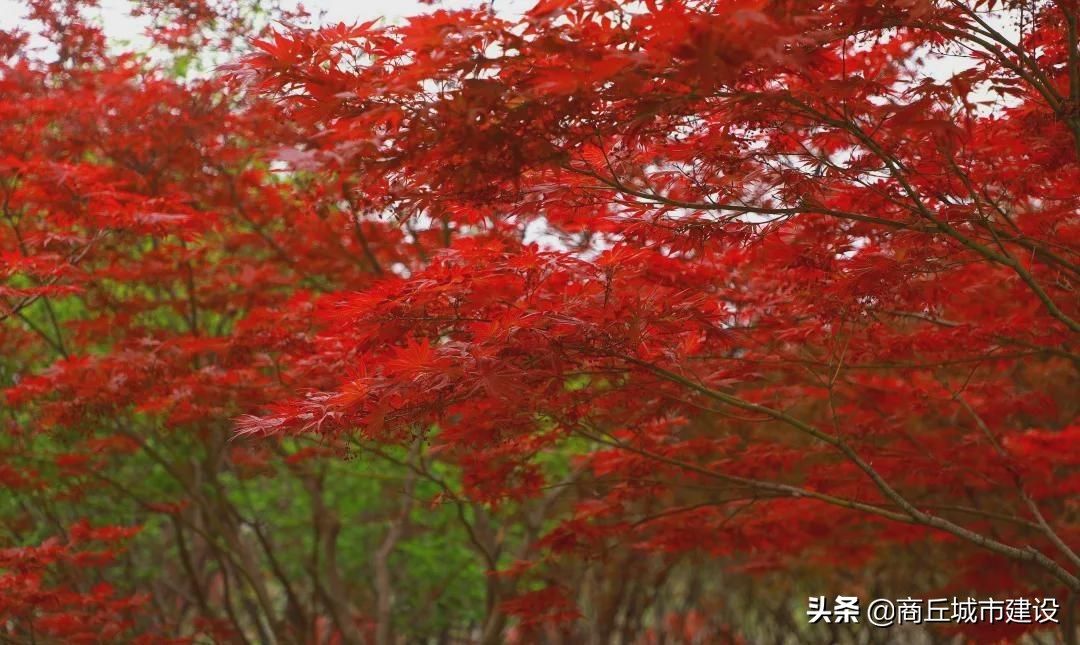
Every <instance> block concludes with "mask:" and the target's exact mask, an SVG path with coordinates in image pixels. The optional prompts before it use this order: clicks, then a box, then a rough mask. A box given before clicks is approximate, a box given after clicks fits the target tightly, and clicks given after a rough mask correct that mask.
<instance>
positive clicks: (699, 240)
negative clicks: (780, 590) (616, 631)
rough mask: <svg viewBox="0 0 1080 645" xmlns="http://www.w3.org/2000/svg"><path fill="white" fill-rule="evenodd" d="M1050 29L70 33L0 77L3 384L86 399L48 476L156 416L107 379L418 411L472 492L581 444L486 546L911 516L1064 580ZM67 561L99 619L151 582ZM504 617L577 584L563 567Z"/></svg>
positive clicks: (701, 7)
mask: <svg viewBox="0 0 1080 645" xmlns="http://www.w3.org/2000/svg"><path fill="white" fill-rule="evenodd" d="M49 4H50V3H34V6H35V7H37V10H38V11H39V12H47V11H49V9H48V7H47V5H49ZM182 4H184V3H167V2H161V3H153V4H152V5H150V7H151V8H150V9H149V10H150V12H151V13H153V14H155V15H163V16H169V15H172V14H170V13H169V12H170V11H173V10H175V9H176V7H174V5H176V6H180V5H182ZM73 6H74V5H73ZM204 9H205V12H208V13H207V15H220V11H221V9H220V8H219V9H217V10H214V9H212V8H210V7H209V6H208V7H203V5H202V4H198V5H197V6H195V9H191V13H190V15H189V16H188V18H189V19H190V20H191V21H192V22H191V25H193V26H191V27H190V28H189V29H184V30H180V31H177V30H171V31H168V32H165V33H166V36H163V37H162V40H163V41H164V42H166V44H168V45H169V46H173V47H183V46H184V43H188V45H190V43H191V42H193V41H192V40H190V38H191V37H192V34H198V33H200V32H199V31H198V29H197V26H198V25H199V24H201V23H200V22H199V21H200V20H202V19H203V10H204ZM72 11H74V9H72ZM215 12H217V13H215ZM64 15H65V14H64V13H63V12H62V11H59V10H56V11H54V12H53V13H49V14H48V15H46V14H45V13H43V14H42V16H41V18H42V19H43V21H44V22H45V23H46V24H47V25H48V24H53V23H55V25H57V27H56V29H59V28H60V27H59V26H63V25H67V24H69V22H70V21H68V22H65V18H64ZM1018 15H1019V16H1022V20H1023V22H1022V24H1021V25H1020V27H1019V28H1018V29H1016V30H1013V31H1011V30H1010V29H1011V28H1010V25H1009V23H1008V21H1009V20H1011V19H1013V18H1015V17H1016V16H1018ZM237 20H239V19H237ZM50 21H51V22H50ZM72 24H73V23H72ZM230 24H234V23H230ZM1077 24H1078V7H1077V5H1076V3H1075V1H1073V0H1059V1H1056V2H1050V1H1039V2H1035V3H1023V7H1021V4H1020V3H1011V2H1010V3H1005V4H1000V3H997V2H992V3H990V4H988V3H987V2H985V1H983V0H978V1H976V2H964V1H961V0H940V1H932V0H897V1H890V2H878V3H869V2H865V1H864V0H829V1H812V0H806V1H801V2H794V1H785V2H759V1H753V2H751V1H748V0H732V1H717V0H663V1H661V0H657V1H652V0H646V1H645V2H640V3H639V2H616V1H614V0H586V1H582V2H565V1H558V0H543V1H541V2H539V3H538V4H537V5H536V6H535V7H534V8H533V9H532V10H531V11H529V12H528V13H527V14H525V15H524V16H521V17H506V16H501V15H498V14H496V13H494V12H492V11H491V10H489V9H486V8H478V9H468V10H461V11H445V10H439V11H435V12H433V13H431V14H428V15H424V16H419V17H415V18H412V19H410V20H408V21H407V22H405V23H404V24H403V25H400V26H382V25H378V24H373V23H368V24H360V25H353V26H350V25H343V24H342V25H336V26H329V27H324V28H320V29H311V30H307V29H299V28H297V29H280V30H278V31H276V32H270V33H267V34H264V35H263V36H262V37H260V38H259V39H257V40H256V41H255V42H254V47H255V49H254V51H255V53H253V54H251V55H249V56H247V57H246V58H245V59H244V60H243V61H242V62H240V63H234V64H231V65H229V66H227V67H226V70H225V71H226V72H227V73H226V74H224V75H221V76H218V75H211V76H209V77H207V78H205V79H197V80H194V81H190V82H187V83H181V82H178V81H176V80H175V79H170V78H167V77H164V76H163V75H161V74H159V73H155V72H147V71H146V70H145V69H144V68H142V67H140V65H139V64H138V63H137V61H136V60H135V59H134V58H131V57H121V58H119V59H116V58H113V59H109V58H108V54H106V53H105V52H104V45H103V44H102V43H103V40H102V39H101V38H100V34H93V33H86V34H82V33H75V32H73V33H72V34H67V35H65V36H64V37H63V38H62V39H60V41H61V42H62V43H64V45H65V49H64V50H63V51H61V52H60V59H59V60H58V61H56V62H54V63H50V64H44V63H40V64H34V63H31V62H30V61H29V60H27V59H19V60H16V61H15V62H13V63H5V64H4V66H3V76H2V77H0V90H2V91H3V94H4V97H5V98H4V99H3V100H0V191H2V192H0V199H2V200H3V204H4V217H5V219H6V221H7V224H8V226H7V228H5V229H4V230H3V233H2V234H0V235H2V236H3V237H0V242H2V247H0V249H2V251H3V256H2V263H0V278H3V279H4V281H3V282H0V296H2V297H3V300H2V303H0V305H2V307H3V311H2V312H0V316H3V317H4V318H12V319H14V318H20V319H21V320H22V321H23V322H24V323H25V324H24V325H22V326H20V327H4V328H2V331H0V333H2V334H3V337H0V342H2V343H3V344H4V346H5V347H12V348H16V349H17V351H19V352H20V355H22V356H25V361H26V364H27V365H28V366H30V365H34V369H33V370H29V369H28V370H27V373H25V374H21V375H20V378H19V379H18V382H17V383H16V384H15V385H13V386H12V387H10V388H9V389H7V391H6V401H7V403H8V405H10V406H12V407H13V408H15V409H18V410H20V411H21V412H26V413H28V414H29V413H31V412H32V415H33V416H32V418H33V419H34V423H35V424H37V425H40V426H42V427H59V426H72V425H78V424H79V423H81V422H83V421H85V420H86V419H91V418H92V419H95V420H105V421H103V422H102V423H103V425H102V430H100V431H98V430H95V431H94V432H91V433H89V434H88V435H87V436H86V437H84V438H83V440H81V441H80V442H77V443H76V444H74V445H73V446H72V447H71V451H70V453H69V454H67V455H62V456H59V457H57V458H56V459H55V460H54V462H53V463H51V464H48V465H47V467H48V468H59V469H61V470H63V471H64V472H67V473H72V474H83V475H85V474H86V473H89V472H92V471H93V469H94V463H95V461H94V460H95V459H97V456H98V455H101V454H113V453H122V452H123V451H125V450H139V449H142V450H149V449H151V448H152V445H151V444H152V442H149V440H148V438H147V437H143V436H140V435H139V434H138V433H135V432H132V431H131V429H130V428H129V427H126V426H125V425H124V422H123V420H122V419H123V418H125V417H123V416H122V414H133V413H134V414H144V415H150V416H152V417H154V418H160V419H161V420H162V425H163V427H166V428H172V429H177V428H181V429H185V430H188V431H191V432H195V433H204V434H207V435H210V434H213V433H218V432H228V431H230V430H231V428H229V429H226V428H225V426H226V425H231V421H230V420H232V419H235V418H239V421H238V422H237V423H238V428H239V433H240V434H242V435H252V436H282V435H293V434H301V433H318V434H321V435H322V436H323V437H324V438H326V439H327V440H328V441H332V440H333V439H334V438H335V437H339V436H341V435H343V434H351V433H357V434H359V435H360V436H362V437H363V438H365V439H367V440H375V441H378V442H385V443H392V444H394V443H401V444H410V443H412V441H413V440H414V439H415V438H417V437H420V438H422V439H423V440H424V441H426V442H428V445H429V446H430V452H431V454H433V455H437V457H438V459H440V460H444V461H445V462H447V463H450V464H453V465H454V466H456V467H460V468H461V470H462V473H463V474H462V484H463V491H464V493H465V495H466V496H468V497H469V498H470V499H471V500H472V501H475V502H479V503H482V504H486V505H490V506H494V507H497V506H498V505H500V504H508V503H517V502H521V501H522V500H528V499H534V498H539V497H541V496H542V495H543V492H544V491H545V490H546V489H547V488H548V487H549V486H553V485H558V484H559V481H558V478H559V477H560V475H558V474H554V473H555V472H556V471H557V470H558V469H553V468H550V467H549V466H550V464H551V462H552V459H555V458H557V457H561V456H565V455H570V456H571V463H570V467H569V468H570V471H571V473H572V474H571V476H572V477H577V478H582V477H584V478H587V479H588V480H589V482H590V489H589V490H590V491H591V493H590V494H589V495H586V496H580V497H579V498H577V499H575V502H574V504H573V506H572V507H568V508H565V509H561V511H560V512H561V515H560V516H559V517H558V518H557V519H558V521H557V522H555V523H553V524H552V526H551V527H550V530H549V531H548V532H547V533H546V535H545V536H544V537H543V538H542V539H540V540H539V541H538V542H537V544H536V545H534V548H533V549H532V551H531V552H530V553H529V554H528V556H529V557H530V558H531V559H532V562H529V563H525V564H523V565H521V567H520V571H518V570H515V571H512V572H503V575H505V576H508V577H517V576H528V575H533V573H532V572H533V571H535V570H541V569H543V565H544V564H545V563H546V564H552V566H554V563H556V562H558V561H559V559H560V558H569V557H587V558H604V557H605V554H606V553H608V552H609V549H610V548H611V546H612V545H613V544H618V545H622V546H627V545H629V546H630V547H631V548H633V549H641V550H646V551H648V552H651V553H670V554H683V553H688V552H701V553H705V554H708V555H710V556H715V557H721V556H722V557H730V558H733V559H736V560H738V561H739V562H740V563H741V564H740V566H742V567H743V568H744V569H745V570H746V571H768V570H777V569H785V568H794V567H801V566H814V567H838V566H843V567H853V568H858V567H859V566H861V565H863V564H866V563H869V562H871V561H874V560H875V559H880V558H888V557H889V554H892V553H896V552H897V551H898V550H902V549H905V548H906V547H907V546H908V545H911V544H913V543H919V544H923V545H926V548H927V549H928V550H929V551H930V552H931V553H933V557H934V558H935V559H934V562H938V563H948V567H949V568H948V570H945V571H942V572H941V575H942V580H941V583H940V586H941V588H942V589H943V590H945V591H948V590H950V589H951V590H969V589H977V590H980V591H983V592H986V593H995V592H1008V593H1009V594H1012V595H1016V594H1018V593H1024V592H1030V594H1031V595H1050V594H1054V593H1056V594H1058V595H1059V596H1060V597H1062V598H1065V597H1067V596H1069V594H1076V593H1080V579H1078V576H1080V556H1078V555H1077V548H1076V545H1077V544H1080V521H1078V517H1080V507H1078V505H1077V500H1078V499H1080V495H1078V493H1080V450H1077V445H1078V441H1080V422H1078V421H1077V405H1078V397H1077V396H1076V393H1077V385H1078V381H1077V369H1078V366H1080V362H1078V360H1080V355H1078V354H1077V353H1076V350H1075V345H1076V340H1077V333H1078V332H1080V322H1078V321H1080V300H1078V298H1077V292H1076V288H1077V280H1078V278H1080V266H1078V255H1080V160H1078V155H1080V52H1078V45H1077ZM235 25H241V23H240V22H236V23H235ZM236 29H237V30H239V29H240V27H236ZM233 35H235V34H233ZM20 38H21V37H20V36H18V35H17V34H5V35H4V36H3V37H2V38H0V53H5V52H8V50H11V51H12V52H15V51H19V47H21V46H23V45H24V44H25V41H24V40H21V39H20ZM185 39H188V40H185ZM226 40H227V39H226ZM196 42H198V43H205V42H207V41H206V40H199V41H196ZM20 43H21V44H20ZM107 59H108V60H110V61H111V64H110V65H109V66H108V67H107V68H104V69H103V68H102V67H95V66H94V65H93V64H87V63H86V61H98V62H100V61H102V60H107ZM957 59H960V60H962V62H959V63H958V62H957ZM48 79H52V80H53V81H55V80H56V79H62V82H50V81H49V80H48ZM73 105H74V106H79V109H74V110H73V109H72V108H71V106H73ZM34 214H40V216H34ZM118 286H119V287H120V290H119V291H118V290H117V287H118ZM71 295H77V296H78V298H79V301H80V302H81V303H82V305H81V307H82V309H80V313H79V315H78V316H77V317H73V318H71V319H65V320H63V321H59V322H58V320H57V318H56V316H55V315H54V313H53V311H52V310H51V309H49V310H48V312H47V314H48V315H47V317H46V318H45V319H44V320H45V322H41V320H42V319H38V318H33V317H30V316H28V315H26V311H28V308H29V307H31V306H33V305H38V304H42V305H45V306H46V307H48V303H49V302H50V301H52V300H55V299H58V298H62V297H65V296H71ZM162 312H165V313H167V314H172V315H175V316H177V317H179V319H181V320H182V321H183V326H182V328H175V327H169V326H168V325H164V324H161V322H160V318H161V315H162ZM43 325H44V326H43ZM13 351H14V350H13ZM31 372H32V373H31ZM133 411H134V412H133ZM155 415H156V416H155ZM103 435H104V436H103ZM28 441H29V440H28ZM268 441H269V440H268ZM27 445H29V444H27ZM238 459H239V458H238ZM237 463H241V462H240V461H238V462H237ZM258 466H259V464H258V463H254V464H252V465H251V467H252V468H253V469H257V468H258ZM43 467H44V466H43ZM564 474H565V473H564ZM35 481H36V475H35V473H33V472H28V471H14V470H10V471H9V470H6V469H5V468H4V467H3V466H0V483H2V484H3V485H4V486H5V487H7V488H12V489H29V488H32V487H33V486H35ZM73 494H77V493H73ZM166 512H170V513H171V512H175V506H170V507H169V508H168V509H166ZM60 548H61V547H59V546H58V544H57V543H54V542H46V543H44V544H42V545H41V546H40V547H38V548H37V549H36V550H33V552H32V553H31V551H27V552H25V553H24V554H23V555H20V554H18V553H15V554H14V555H12V554H11V553H8V552H0V569H6V568H8V566H9V564H10V565H11V566H16V570H17V569H18V567H23V566H24V565H22V564H20V563H21V562H23V561H26V562H41V563H45V562H46V561H50V560H49V558H53V559H55V558H59V557H61V556H60V555H59V554H60V553H61V551H59V549H60ZM65 553H66V552H65ZM63 557H69V556H68V555H64V556H63ZM70 557H77V556H70ZM5 563H9V564H5ZM530 565H531V566H530ZM24 568H25V567H24ZM5 575H7V574H5ZM18 575H20V576H22V577H21V578H20V580H23V581H24V582H25V583H26V584H28V585H30V586H31V587H34V588H33V589H31V591H29V592H27V593H30V594H31V596H33V594H36V593H38V590H37V587H36V586H34V585H36V582H34V581H35V580H36V578H35V577H34V576H35V575H36V574H35V573H34V571H33V570H30V569H27V570H26V571H25V572H23V573H20V574H18ZM542 578H543V576H541V575H538V577H537V579H542ZM27 581H28V582H27ZM20 584H22V583H20ZM12 588H13V589H15V588H16V587H14V586H13V587H12ZM19 588H21V587H19ZM5 593H8V592H6V591H5ZM31 596H27V597H31ZM34 597H36V596H34ZM63 598H64V600H63V601H62V603H66V604H68V605H74V606H78V607H79V608H80V609H79V611H80V612H81V611H83V609H86V608H91V609H93V611H92V612H90V613H92V614H94V616H95V618H94V620H95V621H99V622H95V623H94V625H93V629H105V627H102V626H101V625H105V624H107V625H109V627H108V628H109V629H113V628H116V629H119V628H120V626H121V625H122V621H119V620H117V621H113V620H112V619H111V618H110V615H111V614H110V613H109V612H110V611H112V609H108V608H112V607H114V606H119V605H116V604H115V603H120V604H123V602H136V601H115V600H113V599H112V597H111V596H110V595H109V593H108V590H106V589H98V590H94V591H93V592H91V593H90V595H86V594H81V595H73V596H70V597H69V596H64V597H63ZM26 602H29V601H27V600H26V597H19V598H16V599H13V600H9V599H7V596H0V614H3V613H4V612H5V611H13V610H10V609H5V607H16V608H17V607H20V606H22V604H25V603H26ZM58 602H59V601H58ZM20 603H22V604H20ZM125 606H126V605H125ZM99 607H105V608H106V609H107V610H106V609H102V610H100V612H99V609H98V608H99ZM503 610H504V611H505V612H506V613H508V614H510V615H516V616H521V617H523V621H522V623H523V624H524V625H530V624H532V623H539V622H544V621H555V622H558V621H567V620H572V619H573V618H574V616H576V615H577V614H576V610H575V608H574V607H573V606H572V604H571V603H570V602H569V601H568V600H567V599H566V598H564V596H563V594H562V593H561V591H560V589H559V588H558V587H557V586H554V585H553V586H549V587H546V588H544V589H539V590H533V591H531V592H529V593H527V594H524V595H517V596H515V597H512V598H508V599H504V602H503ZM88 611H89V610H88ZM70 615H75V614H70ZM78 615H79V616H82V615H83V614H82V613H79V614H78ZM87 615H89V614H87ZM73 620H74V619H73ZM88 620H89V618H88ZM61 627H62V626H60V627H57V629H60V628H61ZM84 627H87V629H89V628H90V626H89V624H87V625H84Z"/></svg>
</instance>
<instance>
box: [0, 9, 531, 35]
mask: <svg viewBox="0 0 1080 645" xmlns="http://www.w3.org/2000/svg"><path fill="white" fill-rule="evenodd" d="M489 1H490V0H489ZM301 2H302V4H303V5H304V6H305V7H306V8H307V9H308V11H310V12H311V14H312V16H314V17H318V16H319V15H320V14H323V15H324V16H325V21H326V22H330V23H337V22H346V23H350V22H362V21H366V20H372V19H374V18H385V19H387V20H389V21H392V22H397V21H400V20H401V19H402V18H405V17H407V16H410V15H414V14H417V13H424V12H427V11H431V10H432V9H433V8H438V7H444V8H453V9H456V8H462V7H468V6H475V5H478V4H482V2H480V1H479V0H443V1H442V2H439V3H438V4H436V5H434V7H433V6H432V5H425V4H423V3H421V2H420V1H419V0H301ZM534 3H535V0H494V3H493V4H494V6H495V8H496V9H497V10H499V11H500V12H505V13H508V14H513V13H520V12H524V11H525V10H527V9H529V8H530V7H531V6H532V5H533V4H534ZM132 4H133V2H131V1H130V0H101V1H100V6H101V9H100V11H99V12H98V14H99V15H98V19H99V20H101V21H102V24H104V25H105V32H106V35H107V36H108V37H109V38H110V39H111V40H114V41H121V42H123V41H128V42H131V41H134V42H138V41H140V40H141V34H142V31H143V29H144V27H145V22H143V21H139V20H136V19H134V18H132V17H131V15H130V7H131V5H132ZM283 4H286V5H292V6H295V0H284V2H283ZM25 13H26V9H25V7H24V6H23V5H22V3H21V2H19V0H0V27H3V28H10V27H12V26H14V25H18V24H23V20H22V16H24V15H25Z"/></svg>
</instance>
